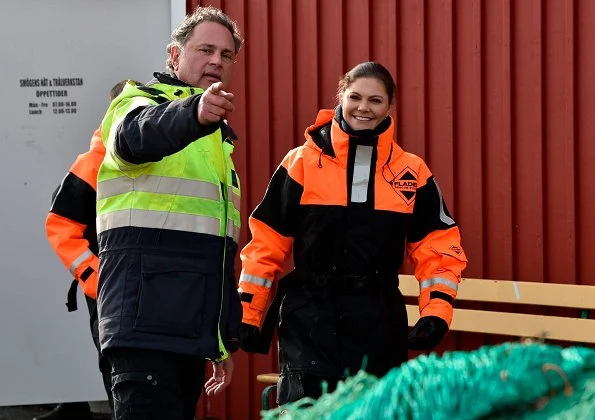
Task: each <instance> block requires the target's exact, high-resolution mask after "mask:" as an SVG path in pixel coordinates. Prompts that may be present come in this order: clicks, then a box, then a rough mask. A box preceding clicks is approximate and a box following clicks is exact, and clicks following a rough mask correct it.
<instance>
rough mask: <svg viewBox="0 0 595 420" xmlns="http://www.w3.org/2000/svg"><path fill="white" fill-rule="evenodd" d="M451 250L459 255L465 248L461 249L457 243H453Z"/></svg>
mask: <svg viewBox="0 0 595 420" xmlns="http://www.w3.org/2000/svg"><path fill="white" fill-rule="evenodd" d="M450 250H451V251H452V252H454V253H455V254H457V255H461V254H462V253H463V250H462V249H461V247H459V246H456V245H451V246H450Z"/></svg>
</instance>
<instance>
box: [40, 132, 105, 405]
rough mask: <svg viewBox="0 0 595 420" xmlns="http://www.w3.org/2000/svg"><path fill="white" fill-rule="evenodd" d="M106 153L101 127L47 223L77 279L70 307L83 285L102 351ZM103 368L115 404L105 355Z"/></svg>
mask: <svg viewBox="0 0 595 420" xmlns="http://www.w3.org/2000/svg"><path fill="white" fill-rule="evenodd" d="M104 156H105V147H104V146H103V141H102V139H101V129H100V128H98V129H97V130H96V131H95V132H94V133H93V137H92V138H91V147H90V148H89V150H88V151H87V152H85V153H83V154H80V155H79V156H78V157H77V158H76V160H75V162H74V163H73V164H72V167H71V168H70V171H69V172H68V174H66V176H65V177H64V179H63V180H62V183H61V184H60V185H59V186H58V188H57V189H56V191H55V192H54V197H53V198H52V207H51V209H50V212H49V214H48V216H47V219H46V223H45V230H46V235H47V238H48V241H49V242H50V245H51V246H52V248H53V249H54V251H55V252H56V254H57V255H58V257H59V258H60V260H61V261H62V264H64V266H65V267H66V268H67V269H68V270H69V271H70V274H71V275H72V276H73V277H74V279H75V280H74V282H73V284H72V286H71V288H70V290H69V292H68V302H67V303H66V305H67V307H68V310H69V311H73V310H76V285H77V284H79V285H80V286H81V289H82V290H83V292H84V294H85V300H86V302H87V307H88V308H89V315H90V327H91V334H92V336H93V341H94V343H95V346H96V347H97V350H98V351H99V330H98V319H97V302H96V299H97V273H98V270H99V258H98V257H97V254H98V244H97V234H96V231H95V218H96V210H95V207H96V202H97V192H96V191H97V173H98V171H99V167H100V166H101V162H103V157H104ZM99 369H100V371H101V373H102V376H103V383H104V386H105V390H106V392H107V395H108V398H109V400H110V403H111V400H112V394H111V366H110V364H109V361H108V360H107V358H105V357H104V356H102V355H101V354H100V355H99ZM110 405H111V404H110Z"/></svg>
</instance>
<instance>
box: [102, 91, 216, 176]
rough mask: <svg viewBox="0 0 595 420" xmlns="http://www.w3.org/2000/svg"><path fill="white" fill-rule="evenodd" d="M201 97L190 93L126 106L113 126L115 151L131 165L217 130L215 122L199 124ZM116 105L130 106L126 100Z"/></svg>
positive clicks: (161, 155)
mask: <svg viewBox="0 0 595 420" xmlns="http://www.w3.org/2000/svg"><path fill="white" fill-rule="evenodd" d="M200 97H201V95H193V96H190V97H188V98H186V99H177V100H174V101H168V102H165V103H161V104H157V105H144V106H136V107H134V108H133V109H131V110H129V111H128V112H127V114H126V116H125V117H124V119H123V120H122V122H121V123H120V124H119V125H117V127H115V128H112V129H115V130H116V133H115V139H114V142H113V148H114V152H115V154H116V155H117V156H118V157H119V158H120V159H121V160H123V161H125V162H127V163H129V164H133V165H138V164H142V163H149V162H158V161H160V160H161V159H163V158H164V157H166V156H169V155H173V154H174V153H177V152H179V151H180V150H182V149H184V148H185V147H186V146H188V145H189V144H190V143H192V142H193V141H195V140H196V139H198V138H200V137H204V136H207V135H209V134H211V133H213V132H215V131H217V129H218V128H219V124H217V123H213V124H209V125H206V126H203V125H201V124H199V122H198V116H197V110H198V102H199V100H200ZM118 107H119V108H120V109H122V108H124V109H130V103H129V100H123V101H122V103H121V104H119V105H118ZM115 112H118V109H116V110H115Z"/></svg>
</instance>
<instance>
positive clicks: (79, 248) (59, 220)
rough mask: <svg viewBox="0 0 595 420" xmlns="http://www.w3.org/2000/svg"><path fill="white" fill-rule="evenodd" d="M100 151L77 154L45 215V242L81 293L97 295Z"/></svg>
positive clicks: (91, 296)
mask: <svg viewBox="0 0 595 420" xmlns="http://www.w3.org/2000/svg"><path fill="white" fill-rule="evenodd" d="M102 159H103V154H102V153H99V152H92V151H89V152H87V153H85V154H82V155H80V156H79V157H78V158H77V160H76V161H75V162H74V164H73V165H72V167H71V168H70V171H69V172H68V174H67V175H66V177H64V179H63V180H62V183H61V184H60V186H59V187H58V189H57V191H56V193H55V196H54V199H53V200H52V206H51V209H50V212H49V214H48V216H47V219H46V223H45V230H46V235H47V238H48V241H49V243H50V245H51V246H52V248H53V249H54V251H55V252H56V254H57V255H58V257H59V258H60V260H61V261H62V264H64V266H65V267H66V268H67V269H68V270H69V271H70V273H71V274H72V275H73V276H74V278H75V279H76V280H78V281H79V284H80V285H81V288H82V289H83V292H84V293H85V295H87V296H89V297H90V298H93V299H96V298H97V272H98V270H99V259H98V257H97V252H98V250H97V238H96V233H95V202H96V192H95V190H96V186H97V171H98V170H99V165H100V164H101V161H102Z"/></svg>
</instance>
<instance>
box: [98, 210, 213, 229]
mask: <svg viewBox="0 0 595 420" xmlns="http://www.w3.org/2000/svg"><path fill="white" fill-rule="evenodd" d="M128 226H135V227H144V228H155V229H169V230H179V231H184V232H193V233H206V234H208V235H214V236H221V235H220V233H219V232H220V228H221V223H220V221H219V219H217V218H215V217H208V216H197V215H193V214H185V213H172V212H166V211H151V210H138V209H126V210H119V211H113V212H110V213H104V214H100V215H98V216H97V233H101V232H105V231H106V230H110V229H115V228H120V227H128Z"/></svg>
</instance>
